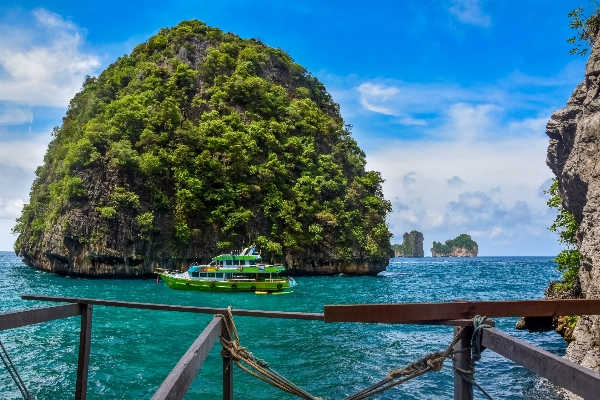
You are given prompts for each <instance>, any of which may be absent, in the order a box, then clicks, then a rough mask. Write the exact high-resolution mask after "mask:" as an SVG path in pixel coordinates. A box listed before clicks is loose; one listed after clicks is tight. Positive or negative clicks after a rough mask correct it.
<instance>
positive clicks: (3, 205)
mask: <svg viewBox="0 0 600 400" xmlns="http://www.w3.org/2000/svg"><path fill="white" fill-rule="evenodd" d="M24 204H25V203H24V202H23V200H22V199H3V198H0V218H3V219H10V220H11V221H14V220H15V219H16V218H17V217H19V216H20V215H21V210H22V209H23V205H24Z"/></svg>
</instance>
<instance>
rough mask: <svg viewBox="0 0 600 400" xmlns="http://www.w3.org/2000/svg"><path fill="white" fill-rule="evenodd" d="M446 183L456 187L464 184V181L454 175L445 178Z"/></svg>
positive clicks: (450, 186) (453, 187)
mask: <svg viewBox="0 0 600 400" xmlns="http://www.w3.org/2000/svg"><path fill="white" fill-rule="evenodd" d="M446 183H447V184H448V187H449V188H452V189H458V188H460V187H462V186H463V185H464V184H465V181H463V180H462V179H460V176H456V175H454V176H453V177H452V178H450V179H447V180H446Z"/></svg>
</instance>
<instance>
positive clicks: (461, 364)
mask: <svg viewBox="0 0 600 400" xmlns="http://www.w3.org/2000/svg"><path fill="white" fill-rule="evenodd" d="M460 329H461V327H460V326H456V327H454V336H456V335H457V334H458V332H459V331H460ZM464 329H466V330H467V331H466V332H465V335H464V336H463V337H462V339H460V340H459V342H458V343H456V345H454V351H459V350H462V351H461V352H460V353H456V354H455V355H454V361H453V362H452V363H453V365H454V367H456V368H460V369H462V370H465V371H468V370H469V361H470V360H471V350H470V348H471V336H472V335H473V327H472V326H465V327H464ZM454 400H473V386H472V385H471V382H469V381H467V380H465V379H464V378H463V377H462V376H461V375H460V374H459V373H458V372H457V371H454Z"/></svg>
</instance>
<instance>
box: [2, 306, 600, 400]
mask: <svg viewBox="0 0 600 400" xmlns="http://www.w3.org/2000/svg"><path fill="white" fill-rule="evenodd" d="M22 298H23V299H25V300H41V301H55V302H66V303H71V304H67V305H61V306H56V307H46V308H38V309H33V310H25V311H17V312H12V313H7V314H0V331H2V330H7V329H13V328H18V327H22V326H26V325H32V324H37V323H41V322H46V321H52V320H56V319H61V318H68V317H73V316H77V315H81V330H80V342H79V358H78V366H77V380H76V385H75V399H77V400H80V399H85V398H86V392H87V378H88V366H89V359H90V342H91V327H92V307H93V306H94V305H98V306H110V307H125V308H138V309H147V310H162V311H176V312H191V313H202V314H213V315H215V314H216V315H218V316H215V317H214V318H213V319H212V321H211V322H210V323H209V324H208V326H207V327H206V328H205V329H204V330H203V331H202V333H201V334H200V336H198V338H197V339H196V340H195V341H194V343H193V344H192V345H191V346H190V348H189V349H188V350H187V352H186V353H185V354H184V355H183V357H182V358H181V359H180V360H179V362H178V363H177V365H175V367H174V368H173V370H172V371H171V373H170V374H169V375H168V376H167V377H166V379H165V380H164V381H163V383H162V384H161V386H160V387H159V389H158V390H157V391H156V393H155V394H154V396H153V397H152V400H162V399H170V400H175V399H182V398H183V397H184V396H185V394H186V392H187V391H188V389H189V387H190V386H191V384H192V382H193V381H194V379H195V377H196V375H197V374H198V371H199V370H200V368H201V367H202V364H203V363H204V360H205V359H206V357H207V355H208V354H209V352H210V350H211V349H212V347H213V346H214V344H215V343H216V342H217V340H218V339H219V336H221V335H222V336H223V337H224V338H225V339H227V340H229V339H230V338H229V333H228V332H229V330H228V329H227V327H226V325H225V324H231V323H232V321H230V320H229V318H228V317H227V309H225V308H212V307H193V306H176V305H167V304H151V303H135V302H123V301H110V300H98V299H85V298H73V297H51V296H37V295H25V296H22ZM232 314H233V315H238V316H250V317H263V318H285V319H300V320H317V321H324V322H325V323H342V322H344V323H345V322H368V323H386V324H390V323H392V324H427V325H448V326H454V331H455V334H456V333H457V332H458V330H459V327H462V326H465V327H467V329H470V331H471V332H472V329H473V328H472V325H473V323H472V318H473V317H474V316H475V315H485V316H486V317H488V318H496V317H517V316H526V317H534V316H560V315H600V299H576V300H518V301H480V302H470V301H455V302H449V303H408V304H407V303H404V304H362V305H326V306H325V308H324V313H323V314H321V313H302V312H279V311H263V310H237V309H236V310H233V311H232ZM487 322H488V323H490V322H492V321H487ZM491 325H493V322H492V323H491ZM469 327H470V328H469ZM470 336H471V335H470V332H467V335H465V336H464V337H463V338H462V339H461V340H460V341H459V342H458V343H457V344H456V346H455V350H457V352H456V355H455V357H454V360H453V363H454V366H455V367H457V368H459V369H463V370H465V369H468V368H469V360H470V358H469V357H470V355H469V353H468V352H467V351H460V350H464V349H467V348H469V347H470ZM482 345H483V346H485V347H487V348H488V349H489V350H492V351H494V352H496V353H498V354H500V355H502V356H504V357H506V358H508V359H510V360H512V361H514V362H515V363H517V364H519V365H522V366H523V367H525V368H527V369H529V370H530V371H532V372H534V373H537V374H538V375H539V376H542V377H544V378H546V379H548V380H549V381H550V382H552V383H554V384H556V385H558V386H561V387H563V388H565V389H567V390H569V391H571V392H573V393H575V394H577V395H579V396H581V397H583V398H584V399H596V398H598V393H600V374H598V373H596V372H594V371H592V370H590V369H587V368H584V367H582V366H580V365H579V364H576V363H573V362H571V361H569V360H566V359H564V358H561V357H559V356H556V355H554V354H552V353H549V352H547V351H544V350H542V349H540V348H539V347H536V346H533V345H531V344H529V343H527V342H524V341H522V340H519V339H516V338H514V337H512V336H511V335H508V334H506V333H504V332H501V331H498V330H496V329H494V328H485V329H484V330H483V332H482ZM232 366H233V364H232V362H231V359H228V358H224V359H223V398H224V399H228V400H229V399H233V368H232ZM454 399H460V400H471V399H472V388H471V383H470V382H469V381H467V380H465V379H464V378H463V377H462V376H461V375H460V374H459V373H458V372H455V375H454Z"/></svg>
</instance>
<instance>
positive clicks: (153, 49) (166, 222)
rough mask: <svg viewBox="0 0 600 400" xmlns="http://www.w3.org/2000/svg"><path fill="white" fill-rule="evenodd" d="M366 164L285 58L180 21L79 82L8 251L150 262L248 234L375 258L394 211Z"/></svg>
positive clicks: (281, 249) (237, 241) (284, 252)
mask: <svg viewBox="0 0 600 400" xmlns="http://www.w3.org/2000/svg"><path fill="white" fill-rule="evenodd" d="M365 165H366V163H365V156H364V153H363V152H362V151H361V150H360V148H359V147H358V145H357V143H356V142H355V141H354V140H353V139H352V137H351V135H350V131H349V127H348V126H347V125H345V124H344V121H343V120H342V118H341V116H340V114H339V106H338V105H337V104H336V103H334V102H333V100H332V99H331V96H330V95H329V94H328V93H327V91H326V90H325V87H324V86H323V85H322V84H321V82H319V81H318V80H317V79H316V78H315V77H313V76H312V75H311V74H310V73H307V71H306V69H304V68H303V67H302V66H300V65H298V64H296V63H295V62H294V61H293V60H292V59H291V58H290V56H289V55H288V54H287V53H286V52H284V51H282V50H281V49H274V48H271V47H268V46H266V45H265V44H263V43H262V42H261V41H259V40H255V39H250V40H244V39H241V38H239V37H238V36H236V35H234V34H231V33H224V32H222V31H221V30H219V29H216V28H211V27H208V26H206V25H205V24H204V23H202V22H200V21H197V20H192V21H184V22H181V23H180V24H179V25H178V26H176V27H174V28H165V29H161V30H160V31H159V33H158V34H157V35H156V36H153V37H152V38H150V39H149V40H148V41H147V42H146V43H142V44H140V45H138V46H136V47H135V49H134V50H133V52H132V53H131V54H130V55H125V56H123V57H121V58H119V59H118V60H117V61H116V62H115V63H113V64H112V65H110V66H109V67H108V68H107V69H106V70H105V71H104V72H102V73H101V74H100V75H99V76H98V77H97V78H90V77H88V79H86V81H85V83H84V85H83V88H82V90H81V91H80V92H79V93H77V95H75V97H74V98H73V99H72V100H71V102H70V105H69V109H68V111H67V114H66V116H65V117H64V118H63V123H62V126H60V127H59V128H56V129H55V130H54V133H53V140H52V142H51V143H50V145H49V147H48V150H47V152H46V155H45V158H44V165H43V166H42V167H40V168H38V170H37V171H36V175H37V177H36V179H35V181H34V183H33V186H32V189H31V193H30V201H29V204H27V205H26V206H25V207H24V209H23V211H22V215H21V217H20V218H19V219H18V220H17V224H16V226H15V228H14V232H15V233H17V234H19V236H18V238H17V240H16V243H15V250H16V252H17V253H20V254H29V255H30V256H32V255H33V257H35V255H36V254H37V256H39V257H41V256H42V255H43V254H62V253H66V254H71V253H72V252H73V251H77V249H78V248H79V247H81V246H84V247H85V246H87V247H88V248H89V249H91V250H90V252H92V253H94V254H103V253H104V254H107V253H110V254H115V252H114V250H116V251H119V252H121V254H124V255H123V257H133V258H136V257H138V258H144V257H145V258H146V259H152V258H153V257H168V256H173V257H188V256H192V255H193V256H195V257H200V256H201V257H210V256H211V255H214V253H215V252H217V251H227V250H233V249H239V248H242V247H243V246H245V245H247V244H250V243H253V242H255V243H256V244H257V245H258V246H259V247H260V248H261V250H262V251H263V252H264V253H267V254H268V255H270V256H271V257H276V258H283V257H287V256H294V255H298V254H303V253H308V254H314V255H317V256H319V255H320V256H324V255H326V256H328V257H327V258H329V259H340V260H349V259H355V258H385V257H387V254H388V252H389V248H390V247H389V246H390V245H389V238H390V237H391V234H390V232H389V230H388V227H387V224H386V222H385V216H386V214H387V213H388V212H390V211H391V206H390V203H389V202H388V201H386V200H385V199H384V198H383V194H382V191H381V183H382V179H381V177H380V174H379V173H377V172H373V171H365ZM115 232H119V233H118V235H120V236H114V235H117V233H115ZM111 235H113V236H114V238H113V239H115V240H109V239H110V238H111ZM61 246H63V247H65V248H66V247H68V248H69V251H66V252H65V251H61ZM78 246H79V247H78ZM92 250H93V251H92ZM108 250H110V251H108ZM69 252H71V253H69ZM88 254H89V252H88Z"/></svg>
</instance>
